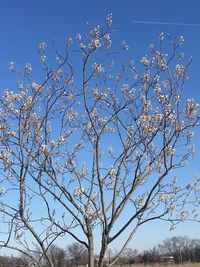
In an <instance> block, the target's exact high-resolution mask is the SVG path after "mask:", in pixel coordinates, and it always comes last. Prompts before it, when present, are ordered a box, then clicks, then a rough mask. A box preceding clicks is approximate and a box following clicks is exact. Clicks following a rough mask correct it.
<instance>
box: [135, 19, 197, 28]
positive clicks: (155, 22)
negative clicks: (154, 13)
mask: <svg viewBox="0 0 200 267" xmlns="http://www.w3.org/2000/svg"><path fill="white" fill-rule="evenodd" d="M132 22H133V23H138V24H154V25H172V26H190V27H200V24H199V23H181V22H167V21H147V20H132Z"/></svg>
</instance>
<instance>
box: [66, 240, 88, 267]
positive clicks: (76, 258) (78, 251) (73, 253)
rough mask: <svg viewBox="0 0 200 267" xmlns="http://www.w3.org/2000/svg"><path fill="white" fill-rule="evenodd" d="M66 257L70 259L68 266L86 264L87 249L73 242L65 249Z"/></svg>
mask: <svg viewBox="0 0 200 267" xmlns="http://www.w3.org/2000/svg"><path fill="white" fill-rule="evenodd" d="M67 256H68V258H69V259H70V266H79V265H84V264H86V263H87V258H88V255H87V249H86V247H85V246H84V245H83V244H79V243H78V242H74V243H72V244H71V245H69V246H68V247H67Z"/></svg>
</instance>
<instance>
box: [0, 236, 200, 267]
mask: <svg viewBox="0 0 200 267" xmlns="http://www.w3.org/2000/svg"><path fill="white" fill-rule="evenodd" d="M29 253H30V252H29ZM34 253H35V252H34ZM48 253H49V256H50V257H51V259H52V262H53V263H54V265H55V266H56V267H78V266H87V258H88V254H87V253H88V252H87V250H86V249H85V247H84V246H83V245H81V244H79V243H77V242H74V243H72V244H70V245H69V246H68V247H67V248H66V249H63V248H60V247H58V246H56V245H52V246H51V247H50V248H49V251H48ZM117 254H118V252H117V251H114V252H113V251H112V250H109V251H108V254H107V257H108V258H110V259H111V260H113V259H114V258H115V255H117ZM39 255H40V251H38V257H39ZM166 256H172V257H173V260H174V263H177V264H178V263H182V262H200V239H191V238H189V237H187V236H175V237H172V238H166V239H165V240H164V241H163V242H162V244H159V245H157V246H154V247H152V248H151V249H149V250H144V251H143V252H141V253H140V252H138V250H137V249H132V248H127V249H125V250H124V252H123V254H122V255H121V257H120V258H119V259H118V261H117V264H118V265H125V264H126V265H128V264H135V263H144V264H150V263H152V264H153V263H159V262H162V261H163V258H164V257H166ZM96 257H98V256H96ZM30 258H31V257H30V255H29V256H28V255H26V252H25V253H22V254H21V255H20V256H19V257H13V256H11V257H8V256H0V267H22V266H23V267H33V266H34V265H33V264H32V262H31V260H30ZM105 266H106V263H105ZM41 267H49V264H48V262H47V261H46V259H45V258H44V259H43V260H42V261H41Z"/></svg>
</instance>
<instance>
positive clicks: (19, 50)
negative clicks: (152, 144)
mask: <svg viewBox="0 0 200 267" xmlns="http://www.w3.org/2000/svg"><path fill="white" fill-rule="evenodd" d="M110 12H112V13H113V24H114V29H115V30H116V31H115V33H114V34H113V40H114V43H117V42H118V43H121V41H122V40H124V39H125V40H127V42H128V43H129V45H130V47H131V53H133V55H132V56H133V58H134V57H136V58H137V57H138V58H139V57H141V56H142V55H143V54H145V53H146V51H147V48H148V45H149V44H150V43H152V42H156V41H157V36H158V35H159V34H160V33H161V32H165V33H169V34H170V35H171V36H172V38H174V37H175V38H176V37H178V36H180V35H183V36H184V37H185V40H186V41H185V45H184V52H185V54H186V56H190V55H192V56H193V63H192V66H191V67H190V79H189V81H188V84H187V89H186V90H187V91H188V92H187V94H188V96H189V95H190V96H192V97H194V98H195V99H196V101H198V102H200V84H199V75H200V68H199V63H200V15H199V12H200V1H199V0H192V1H188V0H162V1H161V0H151V1H149V0H137V1H136V0H123V1H120V0H101V1H100V0H99V1H97V0H84V1H83V0H73V1H71V0H68V1H67V0H32V1H31V0H26V1H25V0H18V1H15V0H12V1H11V0H7V1H1V3H0V36H1V42H0V90H1V91H3V90H4V89H5V88H9V89H12V87H15V81H16V77H13V76H12V75H10V74H9V72H8V70H7V66H8V63H9V62H10V61H12V60H13V61H15V62H16V65H17V66H19V67H21V68H23V66H24V65H25V63H26V62H30V63H32V64H33V66H34V64H36V62H37V60H38V61H39V56H38V55H37V49H38V44H39V43H41V42H43V41H45V42H46V43H47V44H51V43H52V40H53V38H55V39H56V42H57V44H58V45H62V43H64V42H65V40H66V37H68V36H71V35H74V34H76V33H77V32H80V33H84V32H86V26H85V22H86V21H89V22H90V23H91V24H92V25H96V24H99V23H101V22H103V21H104V20H105V18H106V16H107V14H108V13H110ZM134 21H140V22H141V23H136V22H134ZM148 21H149V22H157V23H142V22H148ZM196 140H197V141H198V136H197V137H196ZM197 145H198V144H197ZM199 148H200V146H199V147H198V149H199ZM199 160H200V155H199V153H197V156H196V159H195V161H194V162H193V163H192V165H191V167H188V168H186V169H185V171H184V175H185V177H188V179H190V178H189V177H191V176H192V175H195V174H197V173H199V174H200V170H199V165H198V162H199ZM199 226H200V225H199V224H192V223H187V224H186V223H185V224H183V225H180V226H179V228H178V229H177V230H176V231H174V232H169V230H168V225H167V224H161V223H155V222H154V223H151V224H149V225H147V226H145V227H143V228H141V229H140V230H139V231H138V233H137V234H136V236H135V238H134V239H133V241H132V242H131V244H130V246H132V247H133V248H138V249H140V250H142V249H148V248H150V247H151V246H152V245H155V244H157V243H158V242H161V241H162V240H163V239H164V238H166V237H170V236H173V235H178V234H180V235H188V236H190V237H194V238H200V231H199Z"/></svg>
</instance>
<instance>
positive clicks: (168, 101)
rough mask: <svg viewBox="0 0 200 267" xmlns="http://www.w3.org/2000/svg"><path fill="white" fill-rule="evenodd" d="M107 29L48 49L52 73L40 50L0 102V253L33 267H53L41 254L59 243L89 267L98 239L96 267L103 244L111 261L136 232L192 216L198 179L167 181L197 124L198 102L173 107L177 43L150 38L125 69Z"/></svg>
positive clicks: (179, 85) (189, 154)
mask: <svg viewBox="0 0 200 267" xmlns="http://www.w3.org/2000/svg"><path fill="white" fill-rule="evenodd" d="M111 25H112V16H111V15H109V16H108V20H107V25H106V26H99V25H98V26H96V27H95V28H94V29H92V28H91V26H90V25H88V28H89V34H87V35H86V36H84V37H83V36H81V35H80V34H77V36H76V38H75V40H72V38H68V39H67V40H66V46H65V51H64V52H60V51H59V50H58V49H57V48H56V46H55V44H53V47H54V49H55V57H56V63H55V64H53V63H52V66H50V65H51V64H50V62H52V60H49V59H48V51H47V47H46V44H45V43H41V44H40V45H39V52H40V57H41V62H42V66H43V72H44V74H43V75H41V73H40V75H38V78H35V79H34V78H33V77H32V73H31V71H32V67H31V65H30V64H29V63H28V64H26V67H25V71H24V72H21V81H19V82H18V88H17V89H16V90H13V91H8V90H6V91H5V92H4V94H3V97H2V99H1V110H0V125H1V126H0V147H1V151H0V160H1V161H0V169H1V180H0V182H1V196H0V198H1V202H0V210H1V228H0V229H1V230H0V231H1V241H0V245H1V247H7V248H10V249H15V250H17V251H19V252H21V253H23V252H25V251H30V252H34V251H36V253H39V254H40V255H39V257H38V256H37V257H35V264H37V265H38V266H41V260H42V259H43V257H45V258H46V260H47V262H48V263H49V266H51V267H53V266H55V265H54V262H53V261H52V259H51V256H50V254H49V253H48V251H49V248H50V247H51V245H52V244H53V243H54V242H55V241H56V240H58V241H59V240H66V237H67V236H68V237H70V238H73V239H74V240H75V241H77V242H79V243H80V244H82V245H84V246H85V247H86V249H87V250H88V265H89V267H93V266H94V245H95V242H98V244H100V251H99V260H98V267H102V266H103V259H104V255H105V253H106V250H107V249H108V248H109V247H110V246H111V245H112V243H113V241H115V240H117V239H119V238H121V236H122V235H125V236H126V241H125V242H124V243H123V244H121V245H122V246H121V249H120V251H119V255H120V253H121V252H122V251H123V249H124V248H125V247H126V246H127V244H128V242H129V241H130V240H131V238H132V237H133V235H134V233H135V232H136V230H137V229H138V227H140V226H141V225H143V224H145V223H148V222H149V221H153V220H159V219H160V220H165V221H168V222H170V223H171V227H174V226H175V225H176V224H177V223H178V222H179V221H183V220H184V219H198V214H197V212H196V211H195V209H191V207H192V204H193V203H194V202H195V201H196V200H197V199H198V197H199V191H198V190H196V189H198V182H199V178H198V177H197V181H194V182H190V183H187V184H185V185H184V183H183V181H181V182H179V180H177V177H176V175H177V172H176V171H175V173H174V174H173V172H172V171H173V170H176V169H177V168H180V167H184V166H185V165H186V164H187V163H188V161H190V160H191V159H192V158H193V154H194V150H195V148H194V145H192V143H191V140H192V136H193V131H194V129H195V128H196V126H197V125H198V122H199V116H198V107H199V106H198V104H196V103H195V102H194V100H193V99H192V98H189V99H188V100H184V99H185V98H184V94H183V88H184V85H185V82H186V80H187V76H188V67H189V64H190V62H191V60H189V62H187V60H186V59H184V57H183V53H181V46H182V44H183V42H184V39H183V37H182V36H181V37H180V39H179V40H178V41H177V42H174V41H172V40H171V39H170V37H169V36H167V35H166V36H165V35H164V34H163V33H162V34H161V35H160V36H159V45H158V48H156V46H153V45H151V46H150V50H149V52H148V55H146V56H144V57H142V59H141V67H139V71H137V70H136V67H135V65H134V62H133V60H130V61H128V62H127V61H126V62H125V63H123V64H122V57H123V55H124V54H125V53H126V51H127V50H128V48H129V47H128V44H127V43H126V42H125V41H123V42H122V51H121V53H118V52H117V53H114V52H112V51H111V44H112V42H111V37H110V34H111V32H112V29H111ZM121 54H122V57H121ZM167 54H168V55H167ZM9 69H10V71H11V72H17V73H19V74H20V72H19V71H18V70H17V69H16V68H15V64H14V63H13V62H11V63H10V65H9ZM42 76H43V77H44V79H41V77H42ZM38 207H39V208H38ZM187 208H188V209H187ZM190 211H191V214H190ZM94 233H97V234H96V235H95V236H96V239H94ZM30 240H31V241H30ZM65 242H66V241H65ZM67 242H68V241H67ZM30 255H35V254H34V253H31V254H30ZM31 257H33V256H31ZM115 260H117V258H116V259H115ZM112 264H114V262H112V263H110V265H109V266H111V265H112Z"/></svg>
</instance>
